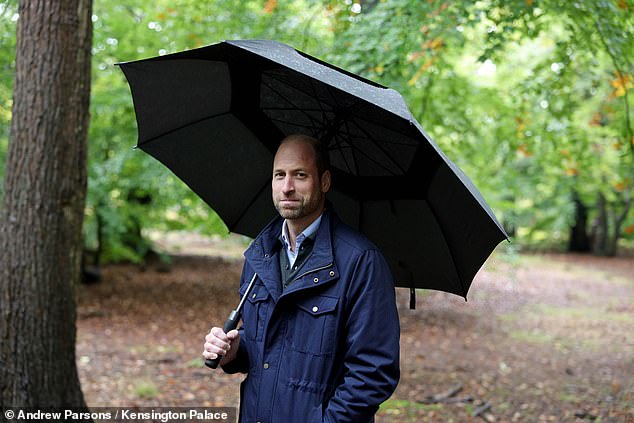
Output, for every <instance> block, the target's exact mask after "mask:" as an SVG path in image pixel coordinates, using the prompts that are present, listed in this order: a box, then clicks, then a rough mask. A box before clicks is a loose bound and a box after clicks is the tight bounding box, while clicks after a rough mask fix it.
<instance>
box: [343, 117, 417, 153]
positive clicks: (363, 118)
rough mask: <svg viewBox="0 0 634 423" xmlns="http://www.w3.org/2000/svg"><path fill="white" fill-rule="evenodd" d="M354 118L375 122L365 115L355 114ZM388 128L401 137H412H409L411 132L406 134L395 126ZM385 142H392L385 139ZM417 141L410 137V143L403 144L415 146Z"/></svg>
mask: <svg viewBox="0 0 634 423" xmlns="http://www.w3.org/2000/svg"><path fill="white" fill-rule="evenodd" d="M354 118H355V119H358V120H362V121H364V122H367V123H370V124H376V122H375V121H371V120H368V119H367V118H366V117H365V116H359V115H357V114H355V115H354ZM389 129H390V131H392V132H396V133H397V134H399V135H402V136H403V137H406V138H409V139H412V138H411V134H406V133H405V132H403V131H400V130H398V129H395V128H392V127H389ZM386 142H390V143H393V142H391V141H386ZM418 142H419V141H418V140H415V139H412V143H411V144H404V145H412V146H415V145H416V144H417V143H418ZM394 144H396V143H394ZM399 144H403V143H399Z"/></svg>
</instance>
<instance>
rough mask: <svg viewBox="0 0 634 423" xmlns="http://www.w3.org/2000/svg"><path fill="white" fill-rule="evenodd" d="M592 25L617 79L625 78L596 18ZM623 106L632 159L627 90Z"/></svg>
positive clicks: (632, 147)
mask: <svg viewBox="0 0 634 423" xmlns="http://www.w3.org/2000/svg"><path fill="white" fill-rule="evenodd" d="M594 24H595V26H596V28H597V34H599V39H600V40H601V44H603V47H604V48H605V51H606V52H607V53H608V56H610V59H611V60H612V64H613V65H614V68H615V69H616V71H617V72H618V73H619V75H618V77H619V78H624V77H625V73H623V70H622V69H621V66H620V65H619V62H618V60H617V58H616V56H615V55H614V53H613V52H612V50H611V49H610V46H609V45H608V43H607V41H606V39H605V36H604V35H603V33H602V32H601V25H600V24H599V18H598V17H597V19H596V20H595V21H594ZM623 104H624V106H625V134H626V136H627V143H628V144H629V146H630V152H631V153H632V157H633V158H634V142H633V141H634V132H633V131H632V124H631V122H630V101H629V98H628V95H627V88H625V89H624V94H623Z"/></svg>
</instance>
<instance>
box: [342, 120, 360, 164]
mask: <svg viewBox="0 0 634 423" xmlns="http://www.w3.org/2000/svg"><path fill="white" fill-rule="evenodd" d="M349 123H350V122H348V121H347V120H346V121H344V125H345V127H346V134H348V139H349V140H351V139H352V134H351V133H350V126H349ZM351 154H352V158H353V162H354V169H355V171H356V172H357V173H356V174H357V175H360V174H361V172H360V171H359V160H357V155H356V151H355V149H354V148H352V147H351Z"/></svg>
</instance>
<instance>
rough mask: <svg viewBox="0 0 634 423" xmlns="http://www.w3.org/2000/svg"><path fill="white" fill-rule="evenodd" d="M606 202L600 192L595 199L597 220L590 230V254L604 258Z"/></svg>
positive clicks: (606, 235) (606, 240)
mask: <svg viewBox="0 0 634 423" xmlns="http://www.w3.org/2000/svg"><path fill="white" fill-rule="evenodd" d="M607 207H608V206H607V201H606V199H605V196H604V195H603V193H602V192H600V193H599V194H598V197H597V218H596V219H595V221H594V225H593V226H594V227H593V228H592V254H594V255H597V256H605V255H606V251H607V248H608V236H609V232H608V210H607Z"/></svg>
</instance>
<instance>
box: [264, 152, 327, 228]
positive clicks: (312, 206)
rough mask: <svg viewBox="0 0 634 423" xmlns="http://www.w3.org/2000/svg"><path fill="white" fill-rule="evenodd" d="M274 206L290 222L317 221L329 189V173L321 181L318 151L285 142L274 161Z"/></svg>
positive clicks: (325, 173)
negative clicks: (316, 154) (316, 159)
mask: <svg viewBox="0 0 634 423" xmlns="http://www.w3.org/2000/svg"><path fill="white" fill-rule="evenodd" d="M272 188H273V204H274V205H275V208H276V209H277V211H278V213H279V214H280V216H282V217H283V218H285V219H288V220H296V219H297V220H299V219H302V218H316V217H317V215H318V213H320V212H321V210H322V208H323V206H324V202H325V194H326V192H328V190H329V189H330V172H328V171H326V172H324V174H323V175H322V178H320V177H319V171H318V169H317V163H316V161H315V151H314V149H313V147H312V146H311V145H310V144H309V143H308V142H306V141H302V140H291V141H287V142H284V143H283V144H282V145H281V146H280V147H279V149H278V150H277V154H275V160H274V161H273V181H272Z"/></svg>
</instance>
